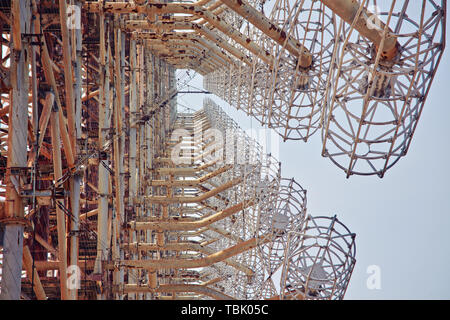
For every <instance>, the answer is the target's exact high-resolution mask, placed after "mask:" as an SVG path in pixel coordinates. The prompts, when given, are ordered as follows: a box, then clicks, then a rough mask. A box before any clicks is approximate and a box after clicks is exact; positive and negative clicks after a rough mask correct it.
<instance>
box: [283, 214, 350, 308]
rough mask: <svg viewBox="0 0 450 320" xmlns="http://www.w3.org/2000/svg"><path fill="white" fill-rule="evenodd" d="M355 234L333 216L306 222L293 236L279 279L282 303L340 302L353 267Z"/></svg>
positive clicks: (290, 238)
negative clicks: (309, 300) (290, 301)
mask: <svg viewBox="0 0 450 320" xmlns="http://www.w3.org/2000/svg"><path fill="white" fill-rule="evenodd" d="M355 253H356V247H355V234H354V233H351V232H350V231H349V230H348V229H347V227H345V226H344V225H343V224H342V223H341V222H340V221H339V220H338V219H337V218H336V216H335V217H333V218H330V217H311V216H308V218H307V219H306V221H305V223H304V226H303V228H302V231H301V232H299V233H296V232H293V233H291V234H290V237H289V244H288V248H287V250H286V254H285V259H286V262H285V267H284V270H283V275H282V277H281V288H282V289H281V298H282V299H333V300H335V299H342V298H343V296H344V294H345V291H346V290H347V286H348V283H349V280H350V277H351V274H352V272H353V267H354V265H355V262H356V260H355Z"/></svg>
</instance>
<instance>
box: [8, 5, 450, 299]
mask: <svg viewBox="0 0 450 320" xmlns="http://www.w3.org/2000/svg"><path fill="white" fill-rule="evenodd" d="M415 4H416V5H413V4H412V2H410V1H395V0H394V1H388V2H380V1H372V0H361V1H350V0H333V1H332V0H321V1H312V0H298V1H289V0H276V1H273V2H271V3H269V2H267V3H266V2H259V1H251V2H245V1H242V0H200V1H198V2H195V3H188V2H181V3H178V2H170V3H160V2H151V1H144V0H139V1H138V0H134V1H127V2H118V1H78V0H70V1H66V0H59V1H47V0H41V1H39V0H20V1H19V0H11V1H0V33H1V35H2V38H1V40H2V42H1V46H2V51H1V64H0V80H1V81H0V89H1V92H0V99H1V100H0V102H1V109H0V131H1V132H0V151H1V154H0V161H1V163H2V165H1V166H0V168H1V170H0V181H1V185H0V188H1V189H0V226H1V228H0V230H1V235H2V236H1V237H0V239H1V240H2V243H1V245H0V248H2V249H3V250H2V251H1V255H2V256H1V257H2V261H1V263H2V264H1V268H0V270H1V282H0V290H1V297H2V298H6V299H19V298H21V297H22V298H37V299H46V298H51V299H96V298H97V299H183V298H189V299H191V298H199V299H204V298H217V299H231V298H238V299H305V298H306V299H341V298H342V297H343V296H344V294H345V290H346V288H347V285H348V281H349V279H350V275H351V273H352V270H353V266H354V263H355V244H354V234H352V233H350V232H349V231H348V229H347V228H346V227H345V226H343V225H342V223H341V222H339V221H338V220H337V219H336V217H333V218H327V217H311V216H307V215H306V192H305V190H304V189H303V188H301V187H300V186H299V185H298V184H297V183H296V182H295V181H293V180H287V179H283V178H282V177H281V172H280V168H279V164H278V162H277V161H276V160H275V159H273V158H272V157H270V156H265V155H264V152H263V150H262V149H261V147H260V146H259V145H258V144H257V143H255V142H254V141H253V140H252V139H250V138H249V137H248V136H246V135H245V134H244V133H243V132H242V131H241V130H240V129H239V128H238V126H237V125H236V123H234V122H233V121H232V120H231V119H230V118H229V117H228V116H226V115H225V114H224V112H223V111H222V110H221V109H220V108H219V107H218V106H216V105H215V104H214V103H213V102H212V101H211V100H206V101H205V104H204V107H203V109H202V110H201V111H199V112H196V113H180V112H177V108H176V95H177V77H176V69H193V70H195V71H196V72H198V73H200V74H201V75H203V76H204V87H205V88H206V89H207V90H209V91H211V92H213V93H215V94H216V95H218V96H220V97H222V98H223V99H225V100H226V101H228V102H229V103H230V104H231V105H233V106H235V107H236V108H238V109H242V110H244V111H245V112H246V113H247V114H248V115H250V116H252V117H255V118H256V119H258V121H260V122H261V123H262V124H264V125H267V126H269V127H271V128H274V129H276V130H277V132H278V133H279V134H280V135H281V136H282V137H283V138H284V139H303V140H305V141H306V140H307V139H308V138H309V137H310V136H311V135H312V134H314V133H315V132H317V131H321V136H322V141H323V150H322V154H323V155H324V156H326V157H329V158H330V159H331V160H332V161H333V162H334V163H335V164H336V165H337V166H338V167H340V168H341V169H343V170H344V171H345V172H346V174H347V176H350V175H352V174H363V175H370V174H377V175H379V176H381V177H382V176H383V175H384V174H385V172H386V170H387V169H388V168H390V167H391V166H392V165H393V164H395V163H396V162H397V161H398V160H399V159H400V158H401V157H402V156H404V155H405V154H406V152H407V150H408V147H409V144H410V142H411V139H412V136H413V133H414V130H415V128H416V126H417V121H418V119H419V117H420V114H421V111H422V108H423V105H424V103H425V100H426V96H427V94H428V92H429V89H430V85H431V82H432V80H433V77H434V74H435V73H436V70H437V67H438V64H439V60H440V58H441V56H442V52H443V49H444V43H445V14H446V1H445V0H442V1H437V0H436V1H433V0H423V1H420V5H417V2H415ZM373 5H378V6H379V7H376V6H375V7H374V6H373ZM267 9H269V11H270V13H269V15H268V16H266V15H265V13H264V10H267ZM188 80H189V78H185V79H178V81H179V82H181V85H180V83H178V87H180V86H181V87H182V86H183V81H184V82H187V81H188ZM261 155H264V156H261ZM221 157H222V158H221ZM175 159H177V160H175ZM4 249H6V250H4Z"/></svg>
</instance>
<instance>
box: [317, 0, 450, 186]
mask: <svg viewBox="0 0 450 320" xmlns="http://www.w3.org/2000/svg"><path fill="white" fill-rule="evenodd" d="M364 2H365V3H366V5H365V7H364V9H362V10H360V11H361V15H365V16H366V19H367V26H368V28H369V29H372V30H378V32H379V33H381V34H383V33H384V32H386V35H387V37H386V39H389V37H391V38H392V37H394V39H396V40H397V43H396V44H395V46H392V45H390V46H391V47H393V49H390V51H391V52H392V54H391V56H390V57H385V56H384V53H383V52H382V51H384V50H379V49H380V47H381V46H386V47H388V45H389V43H388V40H386V41H384V43H383V42H382V43H381V44H379V45H378V44H376V43H374V42H372V41H370V40H368V39H367V38H366V37H363V36H361V34H360V33H359V32H358V31H357V30H355V29H353V28H352V27H351V26H350V25H349V24H343V25H342V26H341V27H342V29H341V32H340V43H341V44H342V45H341V46H340V48H339V50H338V51H337V56H336V60H337V64H336V69H335V70H334V73H335V74H334V76H333V80H332V83H331V86H330V88H331V89H330V95H329V96H330V99H329V100H328V101H327V102H326V105H325V110H324V111H325V123H324V127H323V131H322V138H323V156H325V157H328V158H330V160H331V161H332V162H333V163H334V164H336V165H337V166H338V167H339V168H341V169H342V170H344V171H345V172H346V174H347V177H348V176H350V175H352V174H359V175H373V174H377V175H379V176H380V177H383V176H384V174H385V172H386V170H387V169H389V168H390V167H392V166H393V165H394V164H395V163H396V162H397V161H398V160H399V159H400V158H401V157H403V156H405V155H406V153H407V151H408V148H409V145H410V143H411V139H412V136H413V134H414V131H415V129H416V126H417V121H418V120H419V117H420V115H421V112H422V108H423V105H424V103H425V99H426V96H427V94H428V91H429V89H430V85H431V82H432V80H433V77H434V75H435V72H436V68H437V65H438V63H439V60H440V58H441V55H442V52H443V47H444V35H445V23H444V22H445V12H446V10H445V7H446V1H435V0H424V1H419V2H417V1H414V2H412V1H372V0H371V1H364Z"/></svg>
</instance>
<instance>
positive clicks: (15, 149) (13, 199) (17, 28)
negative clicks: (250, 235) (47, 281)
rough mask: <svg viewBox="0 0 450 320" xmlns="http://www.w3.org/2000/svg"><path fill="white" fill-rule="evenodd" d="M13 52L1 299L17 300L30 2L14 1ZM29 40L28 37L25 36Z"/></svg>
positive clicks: (20, 257) (26, 0) (21, 228)
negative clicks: (19, 170)
mask: <svg viewBox="0 0 450 320" xmlns="http://www.w3.org/2000/svg"><path fill="white" fill-rule="evenodd" d="M11 15H12V19H11V20H12V25H11V39H12V42H13V47H12V48H11V49H12V52H11V59H10V60H11V67H10V79H11V87H12V90H11V91H10V92H11V95H10V100H11V101H10V102H11V104H10V110H9V123H8V160H7V170H6V171H7V172H6V177H5V184H6V203H5V216H3V217H0V219H1V220H4V221H3V222H4V224H5V228H4V240H3V241H4V244H3V247H4V248H5V250H4V252H3V268H2V282H1V289H2V292H1V294H0V299H2V300H18V299H19V298H20V291H21V274H22V253H23V247H22V246H23V230H24V227H23V225H22V224H20V223H19V221H20V220H21V219H23V217H24V205H23V202H22V199H21V197H20V195H19V189H20V187H21V184H22V181H21V180H22V179H21V177H20V175H21V174H20V173H17V172H14V173H13V172H12V171H13V170H14V169H12V168H24V167H26V166H27V127H28V90H29V76H28V72H29V61H28V50H29V45H28V44H27V43H26V41H27V40H25V41H24V40H23V39H22V35H23V34H24V33H31V12H30V1H29V0H25V1H19V0H13V1H12V2H11ZM25 39H26V38H25Z"/></svg>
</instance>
